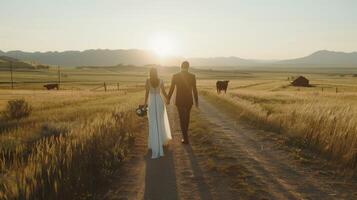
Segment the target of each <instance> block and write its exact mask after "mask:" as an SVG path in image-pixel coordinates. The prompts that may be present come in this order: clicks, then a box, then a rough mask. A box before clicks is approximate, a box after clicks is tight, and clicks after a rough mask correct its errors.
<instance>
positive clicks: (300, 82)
mask: <svg viewBox="0 0 357 200" xmlns="http://www.w3.org/2000/svg"><path fill="white" fill-rule="evenodd" d="M291 85H293V86H297V87H309V86H310V84H309V80H308V79H307V78H305V77H303V76H299V77H297V78H296V79H295V80H293V81H292V82H291Z"/></svg>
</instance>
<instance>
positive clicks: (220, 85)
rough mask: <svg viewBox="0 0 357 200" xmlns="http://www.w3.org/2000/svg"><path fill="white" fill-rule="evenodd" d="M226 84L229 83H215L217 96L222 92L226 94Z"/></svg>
mask: <svg viewBox="0 0 357 200" xmlns="http://www.w3.org/2000/svg"><path fill="white" fill-rule="evenodd" d="M228 82H229V81H217V82H216V88H217V93H218V94H220V93H221V91H222V90H224V93H227V88H228Z"/></svg>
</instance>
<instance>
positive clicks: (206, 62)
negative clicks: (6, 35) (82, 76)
mask: <svg viewBox="0 0 357 200" xmlns="http://www.w3.org/2000/svg"><path fill="white" fill-rule="evenodd" d="M0 56H7V57H13V58H14V57H15V58H18V59H19V60H23V61H25V62H28V63H33V62H35V63H41V64H45V65H60V66H116V65H120V64H121V65H135V66H145V65H150V64H153V65H155V64H156V65H164V66H179V65H180V63H181V62H182V61H183V60H188V61H190V63H191V65H192V66H195V67H202V68H215V67H221V69H224V67H227V68H235V67H241V66H246V67H249V66H273V67H274V66H278V67H289V66H299V67H300V66H302V67H316V66H317V67H357V52H353V53H344V52H334V51H327V50H322V51H317V52H315V53H313V54H311V55H309V56H306V57H302V58H296V59H289V60H280V61H266V60H252V59H243V58H239V57H211V58H183V57H168V58H160V57H159V56H157V55H156V54H154V53H153V52H151V51H145V50H139V49H128V50H123V49H119V50H109V49H95V50H94V49H92V50H85V51H63V52H57V51H52V52H23V51H8V52H2V51H0ZM0 60H1V59H0ZM0 62H1V61H0Z"/></svg>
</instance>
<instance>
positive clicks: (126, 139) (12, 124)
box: [0, 90, 142, 199]
mask: <svg viewBox="0 0 357 200" xmlns="http://www.w3.org/2000/svg"><path fill="white" fill-rule="evenodd" d="M0 96H1V99H0V103H1V104H0V105H1V107H0V109H1V110H3V109H4V107H5V104H6V102H7V100H10V99H21V98H23V99H25V100H26V101H28V102H29V103H30V105H32V106H33V113H32V114H31V116H30V117H28V118H25V119H21V120H19V121H18V120H5V119H2V120H1V122H0V132H1V135H0V166H1V167H0V172H1V177H0V180H1V185H0V198H1V199H22V198H26V199H35V198H36V197H39V196H47V197H53V198H55V197H61V198H63V199H66V198H74V197H75V195H76V194H81V193H83V194H86V193H88V194H89V193H91V192H93V190H92V189H91V188H93V187H94V185H95V184H96V181H102V180H103V178H104V177H106V176H108V175H110V174H111V173H112V172H113V171H114V169H115V167H116V166H117V165H118V164H120V162H121V161H122V160H123V159H125V157H126V155H127V152H128V151H129V149H130V144H131V143H132V140H133V139H134V137H135V134H136V132H137V130H139V129H138V128H139V127H140V126H141V125H142V122H140V121H139V118H137V117H134V116H133V115H134V112H133V110H134V108H135V107H136V105H137V104H139V101H141V98H142V95H141V93H140V92H139V93H138V92H129V95H126V94H124V93H122V92H107V93H104V92H88V91H58V92H54V91H51V92H47V91H31V90H14V91H10V90H1V91H0ZM64 180H66V181H64ZM68 185H71V187H70V188H68V187H67V186H68Z"/></svg>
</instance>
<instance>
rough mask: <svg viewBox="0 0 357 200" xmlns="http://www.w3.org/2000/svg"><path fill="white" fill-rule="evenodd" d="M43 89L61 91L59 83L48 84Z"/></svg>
mask: <svg viewBox="0 0 357 200" xmlns="http://www.w3.org/2000/svg"><path fill="white" fill-rule="evenodd" d="M43 87H45V88H46V89H47V90H53V89H55V88H56V89H57V90H58V89H59V86H58V84H57V83H49V84H46V85H44V86H43Z"/></svg>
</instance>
